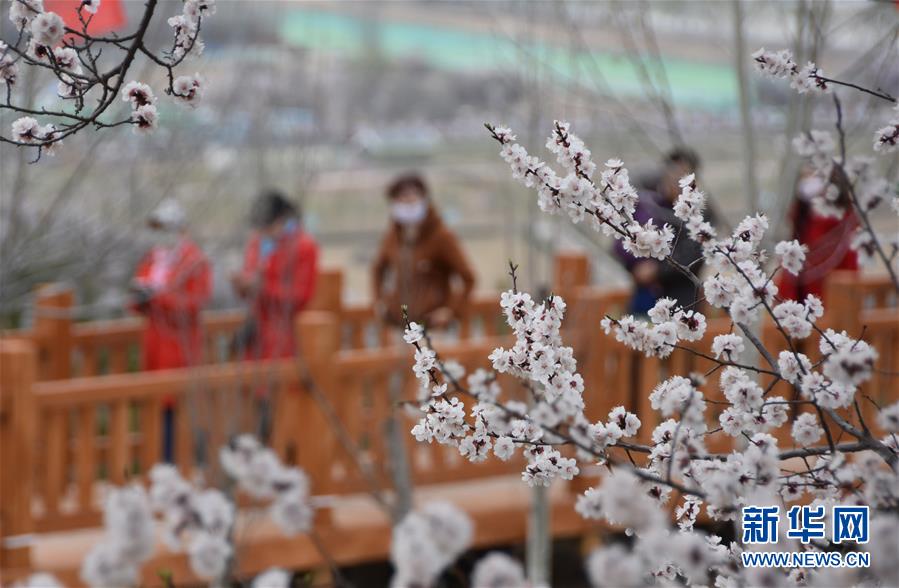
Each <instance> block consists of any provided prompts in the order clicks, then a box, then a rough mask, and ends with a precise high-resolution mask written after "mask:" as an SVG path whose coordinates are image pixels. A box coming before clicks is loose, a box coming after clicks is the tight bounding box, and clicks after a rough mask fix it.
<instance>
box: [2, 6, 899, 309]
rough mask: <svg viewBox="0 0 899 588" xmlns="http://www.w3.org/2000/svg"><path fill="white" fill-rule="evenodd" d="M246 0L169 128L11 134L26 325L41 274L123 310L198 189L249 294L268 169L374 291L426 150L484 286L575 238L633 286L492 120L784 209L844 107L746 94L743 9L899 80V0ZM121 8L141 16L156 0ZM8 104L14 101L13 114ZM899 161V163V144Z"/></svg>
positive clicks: (18, 297) (427, 169)
mask: <svg viewBox="0 0 899 588" xmlns="http://www.w3.org/2000/svg"><path fill="white" fill-rule="evenodd" d="M0 4H3V6H2V7H0V8H2V10H0V12H2V13H3V14H6V13H7V8H8V2H0ZM240 4H241V3H239V2H229V3H228V7H227V10H225V9H224V8H223V9H222V10H219V13H218V14H217V16H216V18H215V19H214V20H211V21H210V22H209V24H208V27H207V28H205V29H204V34H203V36H204V38H205V41H206V45H207V47H206V52H205V53H204V55H203V57H201V58H200V60H199V63H197V62H194V63H192V64H189V67H191V66H194V65H195V66H196V70H197V71H200V72H202V74H203V75H204V76H205V77H206V78H207V80H208V81H209V82H210V83H209V88H208V90H207V92H206V95H205V96H204V99H203V102H202V103H201V104H200V105H199V106H198V108H197V109H195V110H192V111H184V110H182V109H176V108H175V107H174V106H171V105H167V104H160V105H159V108H160V129H159V130H158V132H156V133H155V134H153V135H152V136H137V135H134V134H133V133H131V132H130V130H129V129H127V128H121V129H109V130H106V131H104V132H103V133H86V134H84V135H83V136H77V137H72V138H71V139H70V140H67V142H66V145H65V148H64V149H61V150H60V152H59V153H58V154H57V155H56V156H55V157H52V158H51V157H43V158H42V159H41V161H40V162H38V163H36V164H33V165H31V164H29V163H28V162H29V161H30V160H31V159H32V158H31V157H30V155H29V154H28V153H26V152H23V151H21V150H20V151H17V150H16V149H15V148H12V147H10V146H8V145H3V146H2V147H0V193H2V202H0V204H2V224H0V246H2V251H0V256H2V264H0V306H2V308H0V319H2V323H3V325H4V326H9V325H15V324H19V323H21V322H23V321H27V320H28V317H27V316H24V314H23V313H24V312H25V310H24V309H25V308H26V307H27V305H26V300H27V296H28V294H29V293H30V291H31V290H32V288H33V287H34V286H35V285H36V284H38V283H41V282H46V281H50V280H53V281H69V282H71V283H72V284H73V285H75V286H76V287H77V288H78V291H79V294H80V303H81V307H80V309H79V315H80V317H83V318H96V317H101V316H111V315H116V314H121V313H122V312H123V302H122V300H123V298H124V292H125V288H126V286H127V282H128V278H129V276H130V273H131V270H132V268H133V266H134V264H135V263H136V261H137V258H138V256H139V255H140V253H141V252H142V251H143V250H144V249H145V246H146V243H145V241H144V237H143V236H142V228H143V225H144V219H145V216H146V213H147V212H148V211H149V210H151V209H152V208H153V207H154V206H155V205H156V204H157V203H158V202H159V201H160V200H161V199H162V198H164V197H167V196H172V197H176V198H178V199H179V200H181V201H182V202H183V203H184V204H185V206H186V208H187V209H188V211H189V213H190V215H191V222H192V224H193V231H194V233H195V234H196V235H197V236H198V238H199V239H200V240H201V242H202V244H203V246H204V248H205V249H206V250H207V251H208V252H209V254H210V256H211V258H212V259H213V262H214V265H215V274H216V276H217V280H216V294H215V304H217V305H219V306H229V305H234V304H235V303H236V302H235V301H234V300H233V299H232V298H231V294H230V290H229V288H228V286H227V284H226V283H225V276H226V275H227V273H228V272H229V271H230V270H232V269H234V268H235V266H236V265H237V264H238V263H239V258H240V248H241V244H242V243H243V242H244V239H245V236H246V233H247V231H248V226H247V223H246V217H247V213H248V209H249V203H250V201H251V199H252V198H253V197H254V196H255V195H256V194H257V193H258V192H259V191H260V190H261V189H263V188H265V187H269V186H273V187H278V188H281V189H283V190H284V191H286V192H287V193H288V194H290V195H291V196H292V197H293V198H294V199H295V200H296V201H297V202H299V203H301V205H302V206H303V208H304V212H305V222H306V224H307V226H308V227H309V229H310V230H311V231H312V232H313V233H314V234H315V236H316V238H317V239H318V240H319V241H320V242H321V244H322V251H323V255H324V262H325V263H326V264H333V265H340V266H341V267H342V268H344V270H345V275H346V277H347V283H348V287H349V292H348V295H349V296H351V297H356V298H360V299H361V298H365V297H366V296H367V294H368V292H369V289H368V266H369V263H370V261H371V256H372V255H373V251H374V249H375V247H374V245H375V243H376V241H377V239H378V238H379V236H380V233H381V231H382V230H383V228H384V226H385V225H386V207H385V203H384V199H383V190H384V187H385V186H386V184H387V182H388V181H389V179H390V177H391V176H392V175H394V174H395V173H397V172H399V171H403V170H407V169H410V168H417V169H421V170H422V171H423V172H424V173H425V174H426V176H427V177H428V179H429V180H430V182H431V184H432V186H433V189H434V192H435V197H436V199H437V202H438V203H439V205H440V207H441V209H442V211H443V213H444V215H445V217H446V219H447V221H448V222H449V223H450V224H452V225H453V226H454V228H455V229H456V230H457V231H458V232H459V234H460V236H461V237H462V238H463V239H464V240H465V242H466V245H467V247H468V248H469V251H470V254H471V258H472V259H473V260H474V262H475V264H476V270H477V271H478V273H479V277H480V280H481V283H482V284H484V285H485V286H487V287H495V286H500V285H502V284H504V280H505V276H504V267H505V260H506V259H508V258H514V259H517V260H520V261H522V262H524V263H523V264H522V271H523V274H522V277H523V278H524V279H525V280H527V281H528V282H529V284H530V285H539V284H541V283H543V282H546V281H547V280H548V276H549V272H550V259H551V256H552V254H553V253H554V252H555V251H556V250H557V249H559V248H564V247H572V246H573V247H580V248H585V249H588V250H589V251H590V254H591V257H592V258H593V259H594V260H595V263H597V264H598V269H599V271H597V272H594V273H595V275H599V276H600V279H602V280H604V281H605V282H608V283H615V282H621V283H623V282H625V281H626V275H625V273H624V272H623V271H622V270H620V269H619V268H618V266H617V265H616V263H615V262H614V261H612V259H611V257H609V256H607V255H605V252H606V251H607V250H608V244H607V243H604V242H601V241H594V239H595V237H594V236H585V235H584V234H582V233H580V232H578V230H577V229H576V228H575V227H572V226H566V225H567V223H556V222H555V221H554V220H552V219H550V220H547V219H546V218H540V217H538V216H537V215H536V214H535V213H534V211H535V208H536V205H535V203H534V201H533V198H532V197H531V196H530V195H528V194H527V192H526V191H525V190H523V189H519V188H516V187H514V186H513V185H512V184H511V183H510V182H508V181H507V178H506V175H507V174H506V173H505V170H504V166H503V165H502V162H500V161H497V158H496V157H492V156H488V157H485V155H487V154H490V155H492V154H493V152H494V151H495V146H494V145H493V144H492V143H491V141H490V140H489V138H488V137H487V136H486V134H485V132H484V130H483V127H482V123H483V122H484V121H486V120H491V121H502V122H504V123H506V124H509V125H511V126H513V127H514V128H516V129H519V130H520V132H522V133H525V132H527V133H528V135H530V136H527V137H523V141H524V142H526V143H528V144H532V145H537V144H539V143H540V142H542V141H541V137H542V130H543V129H546V128H548V127H549V125H551V123H552V121H551V120H549V119H550V118H553V117H555V118H565V119H566V120H569V121H571V122H572V123H573V125H575V127H576V128H578V129H579V133H580V134H581V135H582V136H583V138H584V140H585V141H586V142H587V143H588V144H590V145H592V146H594V148H595V149H596V150H597V153H596V156H597V158H599V159H602V158H604V156H605V154H609V155H611V154H614V155H615V156H619V157H621V158H622V159H624V160H626V161H628V163H629V166H630V167H632V169H633V170H634V172H635V173H636V172H641V173H643V174H645V176H646V180H645V181H650V179H649V178H651V176H652V173H653V171H654V166H655V163H656V161H657V160H658V158H659V156H660V154H661V153H662V152H664V151H665V150H666V149H668V148H670V147H672V146H674V145H675V144H679V143H684V144H688V145H690V146H692V147H694V148H695V149H696V150H697V151H698V152H699V153H700V155H701V156H702V158H703V160H704V162H703V163H704V165H703V170H702V174H701V175H702V177H703V184H704V185H705V186H707V188H708V190H709V193H710V194H711V197H712V199H713V200H714V202H715V204H716V206H717V207H718V208H719V209H720V210H721V211H722V213H723V214H724V216H725V217H726V218H727V219H730V220H732V219H736V218H738V217H739V216H740V215H742V214H743V213H745V212H746V211H747V207H748V203H749V202H751V201H755V202H757V203H758V207H759V208H760V209H761V210H763V211H765V212H767V213H768V214H769V215H770V216H771V217H772V218H773V219H774V222H772V225H774V226H778V224H779V223H778V221H779V220H782V219H783V218H784V216H785V214H786V209H787V206H788V204H789V201H790V199H791V197H792V193H793V186H794V183H795V178H796V174H797V168H798V164H797V162H796V160H795V158H794V157H793V156H792V155H791V150H790V149H789V144H788V142H787V140H786V139H785V137H791V136H793V135H795V134H796V133H798V132H799V131H801V130H803V129H808V128H810V127H811V126H812V125H813V121H814V120H815V118H816V117H818V116H820V117H822V120H823V119H825V118H826V119H827V121H828V123H827V126H830V122H829V121H830V120H832V118H833V109H832V105H831V104H830V103H829V102H828V101H825V100H821V101H815V102H810V101H809V102H806V103H805V104H806V105H805V106H803V105H802V104H801V100H800V97H799V96H798V95H796V94H795V93H794V92H792V91H791V90H790V89H789V88H787V87H785V86H784V85H782V84H776V83H773V82H768V81H766V80H764V79H760V78H758V77H756V76H751V75H750V76H746V79H745V81H744V87H743V89H742V91H743V96H744V98H745V99H744V100H743V103H742V106H743V108H744V110H743V111H741V82H740V76H739V75H738V72H737V70H736V67H735V63H737V61H736V60H737V58H738V57H739V52H740V46H739V44H738V43H736V42H735V34H734V33H735V30H736V29H735V27H739V29H740V31H741V32H742V36H743V44H744V45H745V47H748V48H749V50H750V52H751V51H752V50H754V49H755V48H757V47H759V46H763V45H764V46H771V47H789V48H791V49H792V50H793V51H794V53H795V54H796V56H797V61H803V60H805V59H813V60H815V61H816V62H817V63H819V64H820V65H821V66H822V67H824V68H825V70H826V71H827V72H828V74H829V75H832V76H833V77H836V78H840V79H846V78H848V79H852V80H853V81H857V82H859V83H863V84H865V85H867V86H870V87H875V88H876V87H884V88H895V87H897V86H899V70H897V69H896V67H895V63H896V62H897V60H896V58H897V55H896V53H897V34H899V25H897V21H899V19H897V18H896V17H897V11H896V7H895V5H894V3H891V2H874V1H868V2H853V3H843V2H824V1H822V2H813V1H810V0H801V1H797V2H794V3H790V4H783V3H779V2H752V3H751V4H749V3H745V4H744V5H742V6H740V5H734V4H733V3H729V2H728V3H708V2H686V1H674V2H652V1H639V2H611V1H610V2H552V3H537V2H526V1H512V2H437V1H419V2H403V3H391V2H359V3H355V2H353V3H340V4H336V5H335V4H331V3H328V4H325V3H315V2H277V1H254V2H252V5H251V4H250V2H244V3H243V4H244V5H240ZM123 5H124V8H125V12H126V20H127V21H128V23H129V24H132V25H133V23H134V21H135V19H136V18H137V17H138V15H139V13H140V8H141V4H140V3H138V2H124V3H123ZM0 32H2V37H3V38H4V39H8V38H9V37H10V35H12V34H13V33H14V29H13V28H12V25H11V23H9V22H8V21H7V20H6V19H3V22H2V24H0ZM149 35H150V36H151V37H153V39H151V40H152V41H160V42H161V40H162V39H166V38H168V36H169V35H170V31H169V29H168V27H167V26H165V23H164V22H159V23H156V26H155V27H154V28H153V29H151V30H150V31H149ZM663 56H664V57H663ZM744 61H745V60H744ZM891 64H892V67H891ZM141 67H144V68H145V69H146V71H147V73H148V75H150V77H149V79H148V80H147V81H149V82H150V83H151V84H152V83H153V82H156V83H157V84H159V85H161V82H162V80H154V79H152V74H151V73H150V70H151V68H149V67H148V65H147V64H146V63H143V62H139V63H138V64H137V71H138V72H140V71H141ZM16 91H17V92H25V93H27V95H28V96H32V97H34V98H35V99H38V98H41V97H44V96H47V95H48V94H49V95H50V96H52V94H53V93H54V92H55V82H54V81H53V80H51V79H50V78H49V76H48V77H47V79H44V78H43V77H41V75H39V74H36V75H30V74H26V75H24V76H23V79H22V80H21V83H20V85H19V87H18V88H17V90H16ZM812 104H814V105H816V106H815V108H820V109H821V110H820V112H816V111H814V110H813V109H812V108H811V107H810V106H809V105H812ZM115 108H120V109H122V112H121V113H117V114H118V115H121V114H122V113H124V112H126V111H125V109H126V108H128V105H127V104H125V103H121V104H119V105H116V106H115ZM879 108H885V107H884V106H881V105H879V104H876V102H875V101H874V100H873V99H872V100H868V99H867V98H862V99H860V100H858V101H857V103H855V104H854V105H853V108H852V109H851V110H847V111H846V112H845V113H844V117H845V121H844V125H845V127H846V129H847V131H848V133H849V137H848V138H849V143H850V146H851V145H853V144H855V143H856V142H858V143H859V144H864V143H870V136H869V135H870V132H869V131H870V129H869V127H870V125H869V124H867V123H866V121H870V120H871V118H872V117H877V116H879V115H878V113H877V110H876V109H879ZM881 118H882V117H881ZM11 122H12V120H11V116H10V115H9V113H7V112H5V111H4V112H3V113H0V125H4V127H5V128H7V127H8V125H9V124H10V123H11ZM863 123H865V124H863ZM747 128H751V129H752V131H753V133H752V138H751V139H752V140H751V141H749V142H747V141H746V140H745V139H746V137H747V135H746V133H745V130H746V129H747ZM752 153H754V154H755V155H754V157H750V154H752ZM747 161H750V162H751V164H747ZM886 165H892V167H893V169H892V170H888V174H892V175H888V177H895V172H896V168H897V163H896V161H895V158H894V159H893V160H892V162H890V161H889V160H887V163H886ZM88 171H90V173H87V172H88ZM753 177H754V180H753V179H751V178H753ZM753 185H754V186H756V187H755V188H753ZM887 222H889V219H887ZM780 224H782V225H785V223H780ZM784 230H786V228H785V227H784ZM783 236H785V235H781V237H783Z"/></svg>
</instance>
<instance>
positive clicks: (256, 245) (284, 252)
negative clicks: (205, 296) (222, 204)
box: [232, 192, 318, 359]
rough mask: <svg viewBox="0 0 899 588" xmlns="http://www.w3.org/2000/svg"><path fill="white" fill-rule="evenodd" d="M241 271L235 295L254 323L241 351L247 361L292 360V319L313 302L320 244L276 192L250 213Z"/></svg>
mask: <svg viewBox="0 0 899 588" xmlns="http://www.w3.org/2000/svg"><path fill="white" fill-rule="evenodd" d="M252 220H253V224H254V225H256V227H257V229H258V230H257V232H256V233H255V234H254V235H253V236H252V237H251V238H250V242H249V243H248V244H247V248H246V252H245V254H244V264H243V269H242V270H241V272H240V273H238V274H236V275H234V276H233V277H232V283H233V285H234V288H235V290H236V291H237V294H238V295H239V296H240V297H241V298H244V299H245V300H247V301H248V302H249V303H250V304H251V312H252V322H251V323H249V325H248V329H246V332H245V333H243V336H242V337H241V341H239V342H238V343H239V345H240V346H241V347H242V349H241V350H239V351H240V353H241V354H242V355H243V356H244V357H245V358H247V359H271V358H278V357H290V356H292V355H293V354H294V352H295V350H296V349H295V347H296V343H295V341H294V319H295V318H296V315H297V313H299V312H300V311H301V310H302V309H303V308H304V307H305V306H306V305H307V304H308V303H309V301H310V300H311V299H312V294H313V293H314V291H315V278H316V271H317V268H316V266H317V264H318V246H317V245H316V243H315V241H314V240H313V239H312V237H311V236H310V235H309V234H308V233H306V232H305V231H304V230H303V229H302V228H301V227H300V222H299V213H298V212H297V209H296V208H295V207H294V205H293V204H291V203H290V202H289V201H288V200H287V199H286V198H284V197H283V196H282V195H281V194H279V193H277V192H268V193H265V194H263V195H262V196H261V197H260V198H259V199H258V200H257V202H256V203H255V205H254V208H253V213H252Z"/></svg>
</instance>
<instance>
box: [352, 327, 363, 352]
mask: <svg viewBox="0 0 899 588" xmlns="http://www.w3.org/2000/svg"><path fill="white" fill-rule="evenodd" d="M350 328H351V329H352V330H351V334H352V346H353V349H362V348H363V347H365V323H358V322H353V323H351V326H350Z"/></svg>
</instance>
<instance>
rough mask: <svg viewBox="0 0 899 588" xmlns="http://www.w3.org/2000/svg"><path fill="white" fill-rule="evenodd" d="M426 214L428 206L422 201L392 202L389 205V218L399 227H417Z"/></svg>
mask: <svg viewBox="0 0 899 588" xmlns="http://www.w3.org/2000/svg"><path fill="white" fill-rule="evenodd" d="M427 214H428V204H427V203H426V202H425V201H424V200H416V201H415V202H394V203H393V204H391V205H390V216H391V217H393V220H395V221H396V222H398V223H400V224H401V225H417V224H418V223H420V222H421V221H423V220H424V219H425V216H426V215H427Z"/></svg>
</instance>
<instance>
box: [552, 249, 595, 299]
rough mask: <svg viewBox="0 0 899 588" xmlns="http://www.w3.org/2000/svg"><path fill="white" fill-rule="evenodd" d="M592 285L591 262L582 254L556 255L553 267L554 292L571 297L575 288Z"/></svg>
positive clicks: (567, 253)
mask: <svg viewBox="0 0 899 588" xmlns="http://www.w3.org/2000/svg"><path fill="white" fill-rule="evenodd" d="M589 283H590V260H589V259H587V256H586V255H584V254H583V253H580V252H566V253H559V254H557V255H556V259H555V264H554V266H553V292H555V293H556V294H559V295H561V296H569V295H570V294H571V293H572V292H573V291H574V290H575V288H579V287H581V286H586V285H587V284H589Z"/></svg>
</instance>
